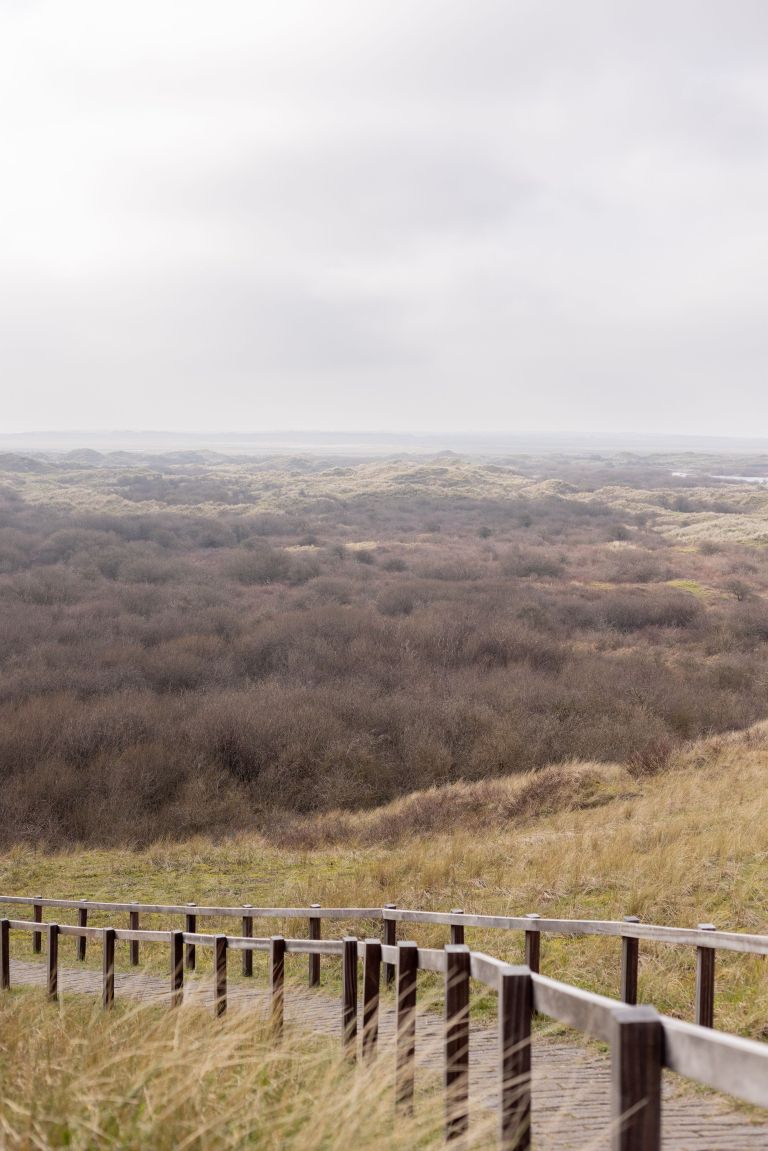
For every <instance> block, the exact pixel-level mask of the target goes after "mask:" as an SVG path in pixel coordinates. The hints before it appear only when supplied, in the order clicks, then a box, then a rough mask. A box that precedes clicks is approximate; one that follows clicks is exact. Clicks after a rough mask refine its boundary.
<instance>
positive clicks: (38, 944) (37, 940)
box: [32, 900, 43, 955]
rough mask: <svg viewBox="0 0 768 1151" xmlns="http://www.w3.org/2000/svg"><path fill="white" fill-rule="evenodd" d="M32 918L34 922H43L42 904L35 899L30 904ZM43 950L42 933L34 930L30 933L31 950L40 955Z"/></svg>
mask: <svg viewBox="0 0 768 1151" xmlns="http://www.w3.org/2000/svg"><path fill="white" fill-rule="evenodd" d="M32 918H33V919H34V921H35V923H42V922H43V905H42V903H40V901H39V900H37V901H36V902H35V903H33V904H32ZM42 950H43V933H42V931H34V932H33V933H32V951H33V952H34V954H35V955H40V953H41V952H42Z"/></svg>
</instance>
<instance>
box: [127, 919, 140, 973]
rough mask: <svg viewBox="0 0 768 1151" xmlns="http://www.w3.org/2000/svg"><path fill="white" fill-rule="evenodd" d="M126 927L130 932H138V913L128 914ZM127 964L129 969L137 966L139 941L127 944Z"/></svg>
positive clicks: (133, 940)
mask: <svg viewBox="0 0 768 1151" xmlns="http://www.w3.org/2000/svg"><path fill="white" fill-rule="evenodd" d="M128 927H129V928H130V930H131V931H138V930H139V913H138V911H131V912H129V913H128ZM128 955H129V963H130V965H131V967H138V966H139V941H138V939H132V940H131V942H130V943H129V944H128Z"/></svg>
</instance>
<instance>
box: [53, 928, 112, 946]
mask: <svg viewBox="0 0 768 1151" xmlns="http://www.w3.org/2000/svg"><path fill="white" fill-rule="evenodd" d="M103 930H104V928H103V927H75V925H74V924H73V923H60V924H59V935H71V936H72V938H73V939H81V938H85V939H92V940H94V941H95V942H98V943H101V934H102V932H103Z"/></svg>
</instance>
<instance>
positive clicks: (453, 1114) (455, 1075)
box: [445, 943, 470, 1142]
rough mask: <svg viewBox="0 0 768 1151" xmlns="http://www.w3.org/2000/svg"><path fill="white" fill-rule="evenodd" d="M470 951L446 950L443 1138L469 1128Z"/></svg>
mask: <svg viewBox="0 0 768 1151" xmlns="http://www.w3.org/2000/svg"><path fill="white" fill-rule="evenodd" d="M469 972H470V955H469V948H468V947H466V946H465V945H464V944H463V943H451V944H449V945H448V947H446V949H445V1139H446V1142H451V1141H452V1140H454V1139H460V1138H461V1136H462V1135H463V1134H464V1132H465V1131H466V1130H467V1128H468V1127H469Z"/></svg>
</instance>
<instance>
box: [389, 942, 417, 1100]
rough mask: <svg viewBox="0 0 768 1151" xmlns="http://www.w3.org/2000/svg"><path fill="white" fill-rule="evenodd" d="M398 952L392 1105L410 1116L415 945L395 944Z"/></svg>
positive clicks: (414, 1048) (412, 1073)
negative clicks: (393, 1096)
mask: <svg viewBox="0 0 768 1151" xmlns="http://www.w3.org/2000/svg"><path fill="white" fill-rule="evenodd" d="M397 950H398V964H397V1020H396V1033H395V1104H396V1106H397V1108H398V1109H399V1110H400V1111H403V1112H405V1113H407V1114H412V1112H413V1092H414V1083H415V1080H414V1063H415V1055H416V973H417V970H418V948H417V946H416V944H415V943H410V942H409V943H398V945H397Z"/></svg>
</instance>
